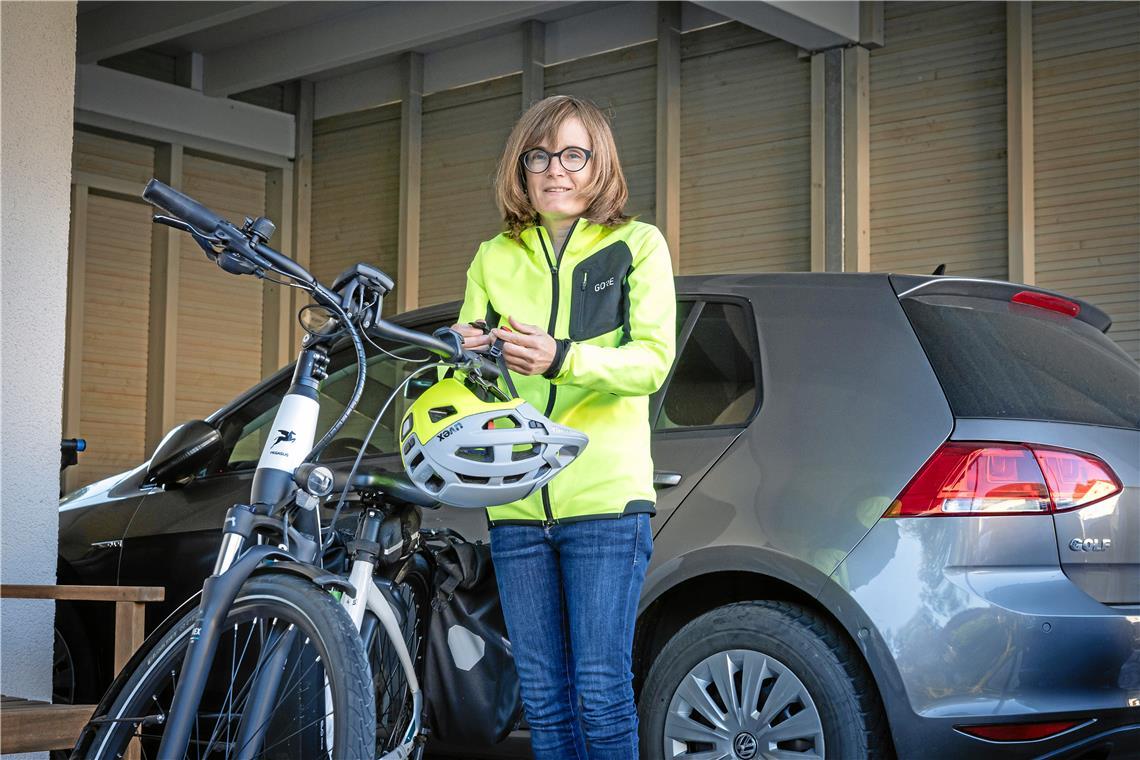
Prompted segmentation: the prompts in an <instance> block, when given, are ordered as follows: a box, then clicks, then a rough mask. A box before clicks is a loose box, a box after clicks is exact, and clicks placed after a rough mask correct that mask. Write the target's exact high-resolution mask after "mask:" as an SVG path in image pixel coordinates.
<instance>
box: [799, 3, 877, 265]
mask: <svg viewBox="0 0 1140 760" xmlns="http://www.w3.org/2000/svg"><path fill="white" fill-rule="evenodd" d="M860 14H861V16H860V42H859V44H856V45H850V46H846V47H834V48H829V49H827V50H820V51H816V52H814V53H812V54H811V268H812V271H813V272H869V271H870V270H871V121H870V105H871V102H870V101H871V96H870V93H871V53H870V49H871V48H876V47H881V46H882V44H883V9H882V3H878V2H864V3H861V4H860Z"/></svg>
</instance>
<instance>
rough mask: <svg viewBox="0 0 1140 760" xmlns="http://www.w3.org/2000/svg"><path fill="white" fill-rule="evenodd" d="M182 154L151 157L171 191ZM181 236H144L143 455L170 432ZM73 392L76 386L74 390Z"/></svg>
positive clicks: (167, 147) (164, 231)
mask: <svg viewBox="0 0 1140 760" xmlns="http://www.w3.org/2000/svg"><path fill="white" fill-rule="evenodd" d="M182 163H183V150H182V146H181V145H179V144H178V143H166V144H164V145H159V146H158V148H156V149H155V152H154V176H155V178H157V179H158V180H159V181H160V182H164V183H166V184H167V185H170V186H171V187H173V188H174V189H175V190H181V189H182ZM182 235H183V233H182V232H181V231H180V230H176V229H174V228H173V227H167V226H165V225H161V224H156V225H154V226H153V227H152V228H151V233H150V312H149V314H150V325H149V328H150V331H149V333H148V337H147V354H146V372H147V381H146V386H147V389H146V428H145V430H146V453H147V455H148V456H149V455H150V452H152V451H154V447H155V446H157V445H158V442H159V441H160V440H162V436H164V435H165V434H166V431H168V430H170V429H171V428H172V427H174V423H175V418H174V400H175V390H176V388H177V379H176V377H175V374H176V370H177V366H178V297H179V287H178V280H179V277H180V273H179V272H180V268H181V258H180V256H181V254H180V253H179V245H180V242H181V237H182ZM76 387H77V388H78V385H77V386H76Z"/></svg>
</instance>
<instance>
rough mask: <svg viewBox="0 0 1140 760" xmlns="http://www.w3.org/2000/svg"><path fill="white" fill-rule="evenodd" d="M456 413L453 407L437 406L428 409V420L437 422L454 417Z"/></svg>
mask: <svg viewBox="0 0 1140 760" xmlns="http://www.w3.org/2000/svg"><path fill="white" fill-rule="evenodd" d="M458 413H459V412H457V411H456V410H455V407H454V406H437V407H435V408H434V409H428V419H429V420H431V421H432V422H439V421H440V420H443V419H447V418H448V417H454V416H455V415H456V414H458Z"/></svg>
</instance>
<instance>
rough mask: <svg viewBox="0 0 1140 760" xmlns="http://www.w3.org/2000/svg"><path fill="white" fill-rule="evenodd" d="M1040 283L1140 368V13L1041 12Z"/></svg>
mask: <svg viewBox="0 0 1140 760" xmlns="http://www.w3.org/2000/svg"><path fill="white" fill-rule="evenodd" d="M1033 56H1034V62H1033V88H1034V90H1033V111H1034V121H1035V124H1034V130H1035V141H1036V144H1035V150H1034V181H1035V190H1036V215H1035V216H1036V225H1037V226H1036V238H1037V284H1038V285H1040V286H1042V287H1045V288H1050V289H1052V290H1059V291H1061V292H1063V293H1068V294H1071V295H1073V296H1076V297H1079V298H1084V299H1087V300H1089V301H1090V302H1092V303H1094V304H1096V305H1097V306H1099V307H1101V308H1102V309H1104V310H1105V311H1106V312H1108V314H1109V315H1110V316H1111V317H1112V319H1113V326H1112V328H1111V329H1110V330H1109V333H1108V334H1109V336H1110V337H1112V338H1114V339H1115V340H1116V341H1117V343H1118V344H1119V345H1120V346H1121V347H1122V348H1124V350H1125V351H1127V352H1128V353H1129V354H1131V355H1132V356H1133V357H1135V358H1137V359H1140V6H1138V5H1137V4H1135V3H1083V2H1082V3H1034V5H1033Z"/></svg>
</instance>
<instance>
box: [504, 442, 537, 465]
mask: <svg viewBox="0 0 1140 760" xmlns="http://www.w3.org/2000/svg"><path fill="white" fill-rule="evenodd" d="M540 451H542V446H541V445H540V444H537V443H532V444H530V445H529V446H528V445H525V444H523V445H519V446H515V447H514V448H512V449H511V461H512V462H518V461H520V460H523V459H530V458H531V457H533V456H537V455H538V453H539V452H540Z"/></svg>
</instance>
